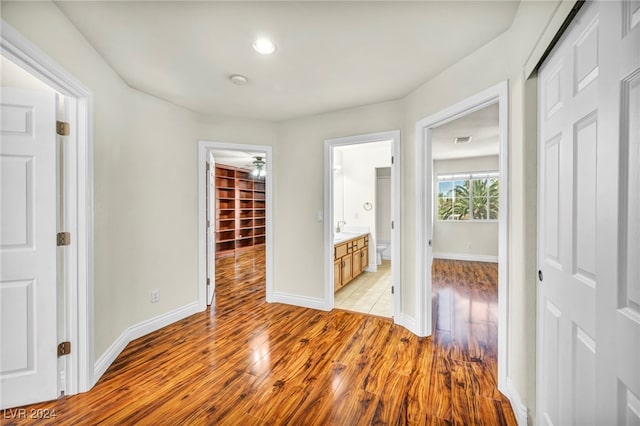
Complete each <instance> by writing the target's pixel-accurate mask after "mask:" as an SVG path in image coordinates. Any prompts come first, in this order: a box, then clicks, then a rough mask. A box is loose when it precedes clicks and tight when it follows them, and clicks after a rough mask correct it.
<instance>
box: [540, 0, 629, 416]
mask: <svg viewBox="0 0 640 426" xmlns="http://www.w3.org/2000/svg"><path fill="white" fill-rule="evenodd" d="M625 11H627V14H626V15H625ZM634 14H635V15H637V14H638V2H595V3H586V4H585V5H584V6H583V8H582V9H581V10H580V12H579V13H578V15H577V16H576V18H575V19H574V21H573V23H572V24H571V26H570V28H569V29H568V30H567V32H566V33H565V34H564V35H563V37H562V39H561V40H560V42H559V44H558V45H557V46H556V47H555V48H554V50H553V52H552V53H551V55H550V56H549V57H548V58H547V60H546V61H545V63H544V64H543V66H542V67H541V69H540V72H539V80H538V93H539V108H538V120H539V136H538V138H539V139H538V179H539V181H538V190H539V194H538V220H539V223H538V265H539V270H540V271H539V275H540V276H539V278H540V280H539V286H538V383H537V388H538V393H537V396H538V403H537V405H538V413H537V421H538V423H540V424H555V425H564V424H578V425H601V424H637V423H634V422H637V421H638V420H640V418H639V417H638V416H637V414H638V413H640V411H639V409H640V405H638V402H639V400H638V396H639V395H640V392H639V391H640V368H639V365H640V361H638V360H640V327H639V326H638V325H639V324H640V321H638V320H639V319H640V309H639V308H640V304H639V303H640V297H636V298H635V299H634V298H633V297H634V296H633V295H635V296H640V281H639V280H638V275H635V279H634V278H631V279H626V280H623V275H624V274H620V273H619V272H621V271H623V268H626V269H624V270H625V271H626V270H628V271H629V273H627V275H626V276H627V277H632V276H633V274H634V272H633V271H632V270H631V269H630V268H633V267H635V268H637V267H638V264H640V260H639V259H640V254H639V253H640V252H638V244H640V234H639V232H638V228H637V223H638V219H639V218H640V216H638V215H639V213H640V210H637V209H636V210H634V207H633V201H632V200H633V199H634V197H635V199H637V197H638V194H639V193H640V180H639V179H638V178H637V177H634V173H636V175H637V172H638V165H640V162H639V160H640V157H638V156H637V155H636V160H633V158H632V157H633V156H632V155H628V154H632V152H633V150H634V149H636V150H637V149H638V148H637V147H638V145H639V143H640V140H639V139H638V133H640V132H636V135H635V139H633V137H634V136H633V126H634V124H633V123H634V122H635V126H636V127H635V128H636V129H637V128H638V127H637V126H638V123H639V119H640V100H639V99H636V100H635V101H634V100H633V97H634V96H636V97H638V96H639V95H638V91H636V92H635V95H634V89H633V88H634V87H639V86H640V85H638V84H637V82H638V81H640V78H637V77H638V75H640V71H638V64H639V62H638V58H639V56H640V44H639V43H638V42H639V38H638V37H639V36H640V34H639V33H638V29H637V26H638V25H637V19H636V23H635V24H632V22H633V20H634V18H633V16H634ZM624 16H628V17H629V19H630V21H629V25H627V26H626V30H625V24H624V20H623V17H624ZM637 17H638V16H636V18H637ZM634 31H635V33H634ZM634 73H635V74H634ZM634 76H635V77H634ZM634 81H635V82H636V83H634ZM634 84H635V86H634ZM625 87H626V89H625ZM625 90H626V92H625ZM625 93H626V94H625ZM625 99H626V101H625ZM625 102H626V104H625ZM622 104H625V105H627V106H628V108H627V109H628V110H629V111H626V112H625V110H624V107H623V109H622V110H621V109H620V107H619V105H622ZM634 105H635V108H636V109H635V110H633V108H634ZM625 114H626V115H627V116H628V118H626V119H625ZM633 114H635V115H633ZM621 123H626V124H625V126H627V127H628V129H627V130H628V131H626V133H628V134H629V138H628V139H627V140H624V139H622V138H621V136H622V133H621V132H620V125H621ZM624 132H625V131H624V129H623V133H624ZM625 150H626V151H625ZM626 152H628V154H627V153H626ZM634 161H636V162H635V163H634ZM622 163H625V164H622ZM625 170H628V171H629V173H626V172H625ZM634 179H635V180H634ZM627 183H628V184H627ZM627 199H628V200H629V203H627V202H626V200H627ZM627 204H628V208H627ZM625 215H626V216H625ZM634 215H636V216H634ZM623 217H627V218H628V219H629V220H628V221H621V218H623ZM625 220H626V219H625ZM625 223H626V224H627V225H625ZM625 226H627V228H628V229H626V228H625ZM634 226H635V227H636V228H635V229H633V227H634ZM625 250H626V253H628V255H627V256H623V254H624V253H625ZM632 253H635V258H633V259H634V261H633V262H629V261H628V259H631V258H632V257H631V256H633V254H632ZM625 259H626V260H625ZM629 265H633V266H631V267H630V266H629ZM634 291H635V293H634ZM623 295H624V296H623ZM623 305H624V306H623ZM634 307H635V308H634ZM630 413H631V414H630ZM633 413H635V414H633ZM625 416H626V417H625ZM634 416H635V417H634Z"/></svg>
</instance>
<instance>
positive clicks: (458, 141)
mask: <svg viewBox="0 0 640 426" xmlns="http://www.w3.org/2000/svg"><path fill="white" fill-rule="evenodd" d="M469 142H471V136H458V137H457V138H455V139H454V140H453V143H455V144H456V145H458V144H461V143H469Z"/></svg>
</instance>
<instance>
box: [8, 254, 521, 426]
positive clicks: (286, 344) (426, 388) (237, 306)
mask: <svg viewBox="0 0 640 426" xmlns="http://www.w3.org/2000/svg"><path fill="white" fill-rule="evenodd" d="M263 257H264V250H263V249H261V250H258V251H248V252H246V253H244V254H243V255H241V256H239V257H237V258H235V257H230V258H224V259H221V261H220V262H219V263H218V268H217V273H218V279H217V296H216V301H215V306H214V307H212V308H211V309H210V310H207V311H205V312H202V313H199V314H196V315H192V316H190V317H188V318H186V319H184V320H182V321H179V322H177V323H175V324H172V325H170V326H168V327H165V328H163V329H161V330H159V331H157V332H154V333H151V334H149V335H147V336H144V337H142V338H140V339H137V340H135V341H133V342H131V343H130V344H129V345H128V346H127V347H126V349H125V350H124V351H123V352H122V354H121V355H120V356H119V357H118V358H117V360H116V361H115V362H114V364H113V365H111V367H110V368H109V369H108V370H107V372H106V373H105V374H104V376H103V377H102V378H101V379H100V381H99V382H98V383H97V384H96V386H95V387H94V388H93V389H92V390H91V391H89V392H87V393H85V394H81V395H75V396H71V397H65V398H62V399H59V400H57V401H52V402H48V403H43V404H38V405H35V406H30V407H27V408H28V410H31V409H37V408H46V409H55V410H56V414H57V417H56V418H55V419H52V420H50V421H42V422H40V423H39V424H56V425H95V424H103V425H133V424H136V425H182V424H185V425H189V424H194V425H211V424H216V425H218V424H220V425H369V424H376V425H405V424H412V425H413V424H416V425H422V424H430V425H448V424H459V425H474V424H486V425H514V424H516V422H515V418H514V416H513V412H512V410H511V408H510V405H509V403H508V401H507V400H506V398H505V397H504V396H502V395H501V394H500V393H499V392H498V391H497V389H496V341H495V336H496V333H495V330H496V325H495V324H496V314H495V306H496V285H495V280H496V276H497V274H496V273H495V272H494V271H493V269H494V268H493V267H492V265H489V264H467V263H465V262H462V263H456V262H449V261H442V262H440V261H437V262H435V263H434V276H435V277H436V278H435V279H434V303H435V306H436V311H437V313H436V318H437V321H436V324H437V326H436V328H437V330H436V332H435V335H434V337H433V338H418V337H416V336H414V335H413V334H412V333H410V332H409V331H407V330H405V329H404V328H402V327H399V326H396V325H394V324H393V323H392V321H391V320H390V319H386V318H381V317H377V316H372V315H366V314H358V313H351V312H346V311H342V310H334V311H333V312H322V311H315V310H311V309H304V308H298V307H293V306H287V305H282V304H267V303H266V302H265V293H264V287H265V286H264V262H263V261H262V258H263ZM487 265H488V266H487ZM440 274H446V275H447V277H444V278H443V277H441V275H440ZM449 276H453V277H454V278H451V279H450V278H449ZM302 279H304V278H302ZM471 279H473V280H478V281H480V282H479V283H475V284H473V285H471V284H470V280H471ZM436 282H437V283H438V284H436ZM2 423H3V424H15V423H18V424H23V423H24V424H30V423H32V421H29V420H28V421H24V422H14V421H12V420H7V419H2Z"/></svg>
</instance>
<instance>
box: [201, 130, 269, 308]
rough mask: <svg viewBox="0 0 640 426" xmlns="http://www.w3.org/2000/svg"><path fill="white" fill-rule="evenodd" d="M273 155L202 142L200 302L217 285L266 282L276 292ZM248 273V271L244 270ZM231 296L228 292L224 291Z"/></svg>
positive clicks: (210, 297)
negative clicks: (274, 280)
mask: <svg viewBox="0 0 640 426" xmlns="http://www.w3.org/2000/svg"><path fill="white" fill-rule="evenodd" d="M272 161H273V160H272V151H271V147H270V146H263V145H244V144H227V143H220V142H208V141H200V142H199V155H198V166H199V171H200V175H199V178H198V181H199V191H198V194H199V196H198V197H199V200H200V208H199V210H198V211H199V214H198V215H199V230H200V232H199V240H200V249H199V252H200V261H199V277H200V285H199V303H200V305H201V307H202V309H204V308H205V306H206V305H211V304H212V303H213V302H214V298H215V294H216V293H217V290H221V288H218V289H217V288H216V287H217V285H219V284H222V283H225V282H227V281H229V282H237V283H241V282H243V280H244V281H246V279H245V278H248V275H247V277H245V278H243V276H240V275H239V274H242V273H244V272H246V271H247V270H249V269H251V270H252V271H254V272H255V273H252V274H249V275H251V276H252V277H253V278H256V277H259V278H260V279H261V280H262V279H264V281H265V283H266V285H265V297H266V299H267V301H269V300H270V298H271V294H272V292H273V238H272V229H273V218H272V213H271V212H272V206H273V204H272V187H273V186H272V167H271V165H272ZM243 271H244V272H243ZM225 294H226V293H225Z"/></svg>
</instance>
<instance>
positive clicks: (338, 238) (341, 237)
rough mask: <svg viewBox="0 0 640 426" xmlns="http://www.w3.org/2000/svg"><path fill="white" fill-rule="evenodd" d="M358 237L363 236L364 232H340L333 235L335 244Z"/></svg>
mask: <svg viewBox="0 0 640 426" xmlns="http://www.w3.org/2000/svg"><path fill="white" fill-rule="evenodd" d="M358 235H362V232H345V231H342V232H338V233H336V234H333V242H334V243H340V242H342V241H345V240H349V239H351V238H353V237H355V236H358Z"/></svg>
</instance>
